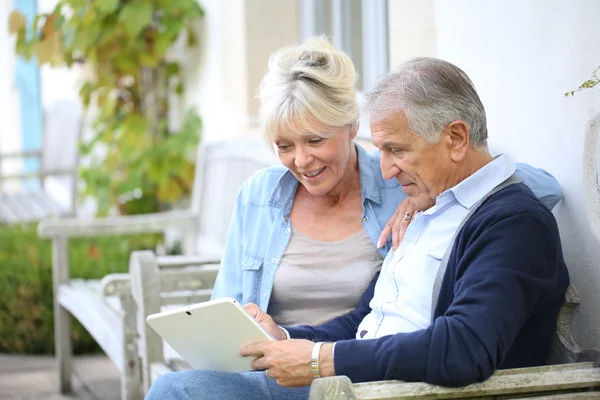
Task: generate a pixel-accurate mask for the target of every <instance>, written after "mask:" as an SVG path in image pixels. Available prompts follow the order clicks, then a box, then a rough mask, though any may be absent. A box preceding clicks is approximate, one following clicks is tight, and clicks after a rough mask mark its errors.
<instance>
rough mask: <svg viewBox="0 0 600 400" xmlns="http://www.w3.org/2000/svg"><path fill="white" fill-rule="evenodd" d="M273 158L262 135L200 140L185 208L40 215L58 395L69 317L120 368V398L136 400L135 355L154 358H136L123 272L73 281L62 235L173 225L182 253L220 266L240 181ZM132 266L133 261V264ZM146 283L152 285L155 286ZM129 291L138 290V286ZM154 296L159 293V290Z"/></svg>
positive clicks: (132, 311) (65, 384) (67, 359)
mask: <svg viewBox="0 0 600 400" xmlns="http://www.w3.org/2000/svg"><path fill="white" fill-rule="evenodd" d="M276 163H278V160H277V158H276V157H275V155H274V154H273V152H271V151H270V150H269V149H268V147H267V145H266V144H265V143H264V142H263V141H261V140H252V139H233V140H227V141H219V142H212V143H205V144H203V145H202V146H200V147H199V151H198V158H197V165H196V176H195V182H194V187H193V193H192V203H191V207H190V208H189V209H185V210H175V211H169V212H162V213H157V214H147V215H136V216H125V217H115V218H101V219H93V220H78V219H58V220H45V221H43V222H42V223H40V225H39V227H38V233H39V235H40V237H44V238H50V239H52V271H53V286H54V296H55V297H54V313H55V315H54V321H55V339H56V360H57V365H58V373H59V379H60V392H61V393H68V392H70V391H71V372H72V370H71V369H72V365H71V353H72V351H71V339H70V332H71V315H73V316H74V317H75V318H77V319H78V320H79V321H80V322H81V323H82V324H83V326H84V327H85V328H86V329H87V330H88V331H89V332H90V333H91V334H92V336H93V337H94V339H96V341H97V342H98V344H99V345H100V346H101V347H102V349H103V350H104V352H105V353H106V354H107V355H108V357H109V358H110V359H111V360H112V361H113V362H114V363H115V365H116V366H117V367H118V368H119V369H120V371H121V376H122V383H121V394H122V398H123V399H138V398H141V396H142V395H141V392H140V384H141V368H140V359H144V360H145V359H152V357H153V356H152V355H150V356H148V355H146V354H145V353H144V351H145V349H144V351H142V353H141V357H139V356H138V341H137V335H138V331H137V329H138V328H137V320H136V315H137V309H136V302H135V301H134V298H133V295H132V288H131V281H130V276H129V274H113V275H109V276H107V277H105V278H104V279H103V280H102V281H101V282H98V281H81V280H73V279H71V278H70V276H69V265H68V260H67V254H68V240H69V239H70V238H75V237H90V236H101V235H118V234H136V233H149V232H156V233H160V232H165V231H166V230H168V229H171V228H173V227H177V228H180V229H182V230H183V231H184V232H185V234H184V242H185V243H184V244H185V246H184V249H185V250H186V253H187V254H188V255H204V258H202V259H201V260H202V262H203V263H207V262H209V261H210V262H212V263H218V262H219V259H220V250H221V248H222V247H223V245H224V240H225V237H226V233H227V228H228V226H229V220H230V218H231V214H232V212H233V207H234V204H235V199H236V196H237V192H238V190H239V187H240V185H241V184H242V182H243V181H244V180H246V179H247V178H248V177H250V176H251V175H252V174H253V173H254V172H256V171H257V170H259V169H262V168H265V167H268V166H271V165H274V164H276ZM200 250H206V252H204V253H202V252H201V251H200ZM169 260H171V259H169ZM175 260H177V258H176V259H175ZM180 260H181V259H180ZM169 262H172V261H169ZM135 263H136V261H135V258H133V261H132V265H134V264H135ZM132 269H135V267H132ZM168 282H173V280H170V281H168ZM149 287H150V288H155V287H156V283H154V284H151V285H150V286H149ZM167 287H169V286H167ZM133 293H136V295H137V292H136V291H133ZM154 293H155V295H157V296H158V294H159V293H160V290H157V291H155V292H154ZM138 297H139V296H138ZM203 298H206V297H203ZM143 324H144V325H145V321H144V322H143Z"/></svg>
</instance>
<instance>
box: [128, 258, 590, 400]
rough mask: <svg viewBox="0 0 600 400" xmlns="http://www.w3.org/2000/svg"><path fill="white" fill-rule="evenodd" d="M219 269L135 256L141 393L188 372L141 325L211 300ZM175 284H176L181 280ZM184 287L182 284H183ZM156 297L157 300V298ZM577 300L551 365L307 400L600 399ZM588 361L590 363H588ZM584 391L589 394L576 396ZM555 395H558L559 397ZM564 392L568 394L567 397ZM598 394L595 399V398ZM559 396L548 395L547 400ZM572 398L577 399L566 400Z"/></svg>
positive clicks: (332, 383)
mask: <svg viewBox="0 0 600 400" xmlns="http://www.w3.org/2000/svg"><path fill="white" fill-rule="evenodd" d="M216 268H217V266H216V265H214V264H211V260H203V259H202V258H200V257H186V258H183V257H157V256H156V255H155V254H154V253H152V252H150V251H146V252H134V253H132V256H131V269H130V274H131V277H132V284H133V285H134V287H133V293H134V295H133V297H134V301H135V302H136V304H137V312H138V321H139V323H138V327H139V329H140V331H139V336H140V342H141V343H140V347H141V348H144V349H145V350H144V351H142V354H145V355H146V358H145V359H143V360H142V361H141V363H142V371H143V375H144V376H143V379H144V392H147V390H148V389H149V387H150V385H151V383H152V382H153V381H155V380H156V379H157V378H158V377H159V376H160V375H162V374H165V373H167V372H171V371H178V370H184V369H188V368H189V366H188V365H187V364H186V363H185V362H183V361H182V360H181V359H180V358H179V356H178V355H177V354H176V353H175V352H173V351H172V350H171V349H170V348H168V346H165V345H164V343H163V341H162V340H161V338H160V337H158V335H156V333H155V332H154V331H153V330H152V329H151V328H150V327H149V326H148V325H147V324H145V323H142V322H143V321H145V318H146V317H147V316H148V315H150V314H153V313H155V312H158V311H159V310H161V309H164V307H165V306H168V305H171V304H190V303H197V302H201V301H204V300H206V299H208V298H209V297H210V291H211V289H212V287H213V286H214V279H215V278H216V273H217V269H216ZM180 281H181V283H179V284H177V282H180ZM182 285H183V286H182ZM157 293H160V296H157ZM578 305H579V298H578V295H577V292H576V290H575V288H574V287H573V286H569V288H568V290H567V293H566V294H565V302H564V304H563V306H562V307H561V310H560V312H559V316H558V319H557V332H556V335H555V338H554V340H553V343H552V349H551V353H550V356H549V359H548V363H549V364H550V365H548V366H543V367H533V368H519V369H507V370H499V371H497V372H496V373H495V374H494V375H493V376H492V377H491V378H490V379H488V380H487V381H485V382H482V383H476V384H473V385H469V386H466V387H462V388H445V387H441V386H436V385H430V384H427V383H422V382H415V383H408V382H400V381H382V382H370V383H359V384H352V382H351V381H350V379H349V378H347V377H345V376H336V377H331V378H321V379H317V380H315V381H314V382H313V384H312V387H311V392H310V398H311V400H313V399H317V400H321V399H343V400H351V399H352V400H354V399H446V398H486V399H496V398H498V399H499V398H502V399H505V398H506V399H508V398H525V397H531V396H534V395H536V396H537V395H542V394H552V395H559V396H563V395H566V394H568V396H574V395H577V396H590V397H577V398H582V399H583V398H590V399H591V398H599V399H600V368H597V367H598V366H599V365H598V363H600V353H598V352H597V351H593V350H592V351H582V350H581V349H580V348H579V346H578V345H577V343H576V342H575V339H574V338H573V336H572V334H571V323H572V319H573V315H574V313H575V311H576V309H577V307H578ZM586 361H588V362H586ZM590 361H591V362H590ZM582 390H594V391H593V392H585V393H583V394H582V393H580V392H581V391H582ZM557 393H558V394H557ZM565 393H566V394H565ZM594 396H596V397H594ZM550 398H552V399H556V400H558V399H560V398H561V397H556V398H554V397H548V399H550ZM564 398H565V399H567V398H575V397H564Z"/></svg>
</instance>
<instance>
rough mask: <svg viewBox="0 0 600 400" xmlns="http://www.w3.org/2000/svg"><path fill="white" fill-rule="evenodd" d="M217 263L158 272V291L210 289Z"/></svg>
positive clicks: (217, 266) (212, 285)
mask: <svg viewBox="0 0 600 400" xmlns="http://www.w3.org/2000/svg"><path fill="white" fill-rule="evenodd" d="M218 272H219V265H218V264H212V265H206V266H204V267H185V268H182V269H180V270H171V271H161V272H160V292H161V293H164V292H177V291H190V290H201V289H211V288H212V287H214V284H215V280H216V279H217V273H218Z"/></svg>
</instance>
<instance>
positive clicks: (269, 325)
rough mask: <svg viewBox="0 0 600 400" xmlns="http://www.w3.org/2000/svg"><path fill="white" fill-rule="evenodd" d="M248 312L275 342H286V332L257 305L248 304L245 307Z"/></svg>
mask: <svg viewBox="0 0 600 400" xmlns="http://www.w3.org/2000/svg"><path fill="white" fill-rule="evenodd" d="M244 308H245V309H246V311H248V312H249V313H250V315H252V316H253V317H254V319H255V320H256V321H258V323H260V324H261V325H262V327H263V328H265V329H266V330H267V332H269V333H270V334H271V336H273V337H274V338H275V340H286V339H287V336H286V335H285V332H284V331H283V330H282V329H281V328H280V327H279V325H277V324H276V323H275V321H273V318H271V316H270V315H269V314H267V313H266V312H264V311H263V310H261V309H260V308H259V307H258V306H257V305H256V304H254V303H248V304H246V305H245V306H244Z"/></svg>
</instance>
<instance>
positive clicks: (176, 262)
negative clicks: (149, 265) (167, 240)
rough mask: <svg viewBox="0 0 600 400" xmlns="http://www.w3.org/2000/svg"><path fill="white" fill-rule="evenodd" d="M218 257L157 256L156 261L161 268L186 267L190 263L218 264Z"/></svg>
mask: <svg viewBox="0 0 600 400" xmlns="http://www.w3.org/2000/svg"><path fill="white" fill-rule="evenodd" d="M220 261H221V260H220V258H215V257H213V256H158V257H156V263H157V264H158V265H159V266H160V268H161V269H165V268H170V267H187V266H190V265H204V264H218V263H219V262H220Z"/></svg>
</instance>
